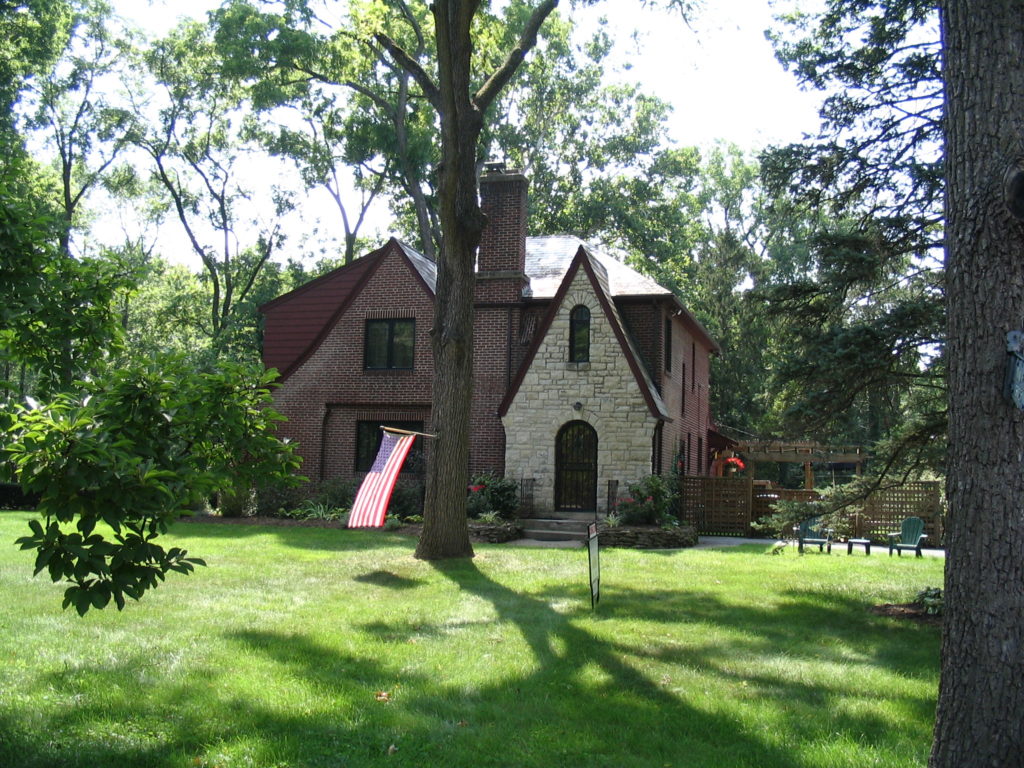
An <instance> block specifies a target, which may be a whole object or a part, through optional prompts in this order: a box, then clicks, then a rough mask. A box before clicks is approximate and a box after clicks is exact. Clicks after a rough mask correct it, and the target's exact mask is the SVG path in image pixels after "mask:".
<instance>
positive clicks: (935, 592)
mask: <svg viewBox="0 0 1024 768" xmlns="http://www.w3.org/2000/svg"><path fill="white" fill-rule="evenodd" d="M914 602H915V603H917V604H918V605H921V606H923V607H924V612H925V613H929V614H931V615H933V616H941V615H942V613H943V610H944V609H945V607H946V601H945V598H944V597H943V593H942V589H941V588H939V587H925V588H924V589H922V590H921V591H920V592H918V593H917V598H915V600H914Z"/></svg>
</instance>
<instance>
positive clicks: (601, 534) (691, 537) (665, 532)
mask: <svg viewBox="0 0 1024 768" xmlns="http://www.w3.org/2000/svg"><path fill="white" fill-rule="evenodd" d="M598 540H599V541H600V542H601V546H602V547H625V548H629V549H679V548H682V547H692V546H694V545H695V544H696V543H697V529H696V528H694V527H693V526H691V525H681V526H679V527H677V528H658V527H655V526H640V525H618V526H615V527H614V528H609V527H608V526H607V525H599V526H598Z"/></svg>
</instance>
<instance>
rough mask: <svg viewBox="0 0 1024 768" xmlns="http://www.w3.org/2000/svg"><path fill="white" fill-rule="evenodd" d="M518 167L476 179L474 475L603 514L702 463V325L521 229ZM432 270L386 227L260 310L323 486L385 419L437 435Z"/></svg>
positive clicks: (269, 351)
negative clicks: (388, 235) (652, 480)
mask: <svg viewBox="0 0 1024 768" xmlns="http://www.w3.org/2000/svg"><path fill="white" fill-rule="evenodd" d="M527 187H528V182H527V180H526V178H525V177H524V176H523V175H522V174H519V173H506V172H504V171H491V172H488V173H486V174H484V175H483V177H482V178H481V180H480V196H481V205H482V207H483V209H484V212H485V213H486V214H487V216H488V225H487V228H486V229H485V231H484V233H483V240H482V242H481V245H480V249H479V253H478V258H477V281H476V294H475V299H476V300H475V324H474V369H473V370H474V375H473V418H472V434H471V437H470V451H471V460H470V466H469V467H467V477H468V476H469V474H471V473H478V472H493V473H495V474H498V475H505V476H509V477H512V478H515V479H517V480H518V479H524V480H530V481H531V482H532V485H533V489H534V491H533V496H534V505H535V509H536V511H537V512H557V511H560V510H562V511H580V510H588V511H589V510H593V511H605V510H606V503H607V502H606V499H607V494H606V493H605V489H606V488H607V487H608V482H609V481H618V482H620V483H623V484H625V483H628V482H632V481H635V480H638V479H640V478H641V477H644V476H646V475H649V474H651V473H666V472H669V471H670V470H671V469H672V466H673V462H674V461H678V462H681V467H682V469H683V471H684V472H686V473H688V474H706V473H707V472H708V469H709V465H710V461H709V453H710V451H711V449H712V447H713V446H712V444H711V438H712V436H713V434H714V431H713V427H712V423H711V419H710V412H709V407H708V395H709V392H708V376H709V358H710V355H711V354H714V353H716V352H717V351H718V348H717V345H716V344H715V342H714V341H713V340H712V339H711V338H710V336H709V335H708V333H707V332H706V331H705V329H704V328H703V327H702V326H701V324H700V323H699V322H697V320H696V319H695V318H694V317H693V316H692V315H691V314H690V313H689V312H688V311H687V309H686V308H685V307H684V306H683V305H682V304H681V303H680V302H679V300H678V299H677V298H676V297H675V296H674V295H673V294H672V293H671V292H670V291H669V290H667V289H665V288H663V287H661V286H660V285H658V284H657V283H655V282H654V281H653V280H651V279H650V278H648V277H645V276H644V275H642V274H640V273H639V272H637V271H635V270H633V269H631V268H630V267H628V266H626V265H625V264H623V263H621V262H619V261H617V260H616V259H614V258H612V257H610V256H608V255H605V254H602V253H600V252H598V251H596V250H594V249H592V248H590V247H589V246H588V245H587V244H585V243H583V242H581V241H580V240H579V239H577V238H573V237H564V236H558V237H527V236H526V231H527V230H526V215H527ZM436 276H437V269H436V265H435V264H434V263H433V262H431V261H430V260H429V259H427V258H425V257H424V256H423V255H421V254H420V253H418V252H416V251H415V250H413V249H412V248H410V247H408V246H407V245H404V244H402V243H400V242H399V241H397V240H394V239H392V240H390V241H388V242H387V243H386V244H385V245H384V246H382V247H381V248H379V249H378V250H376V251H374V252H373V253H370V254H368V255H366V256H364V257H363V258H361V259H358V260H357V261H355V262H353V263H352V264H350V265H348V266H345V267H341V268H340V269H337V270H334V271H333V272H330V273H328V274H326V275H323V276H321V277H319V278H317V279H316V280H313V281H312V282H310V283H307V284H306V285H303V286H301V287H300V288H297V289H296V290H294V291H292V292H290V293H287V294H285V295H283V296H281V297H279V298H277V299H275V300H273V301H271V302H269V303H267V304H265V305H264V306H263V307H261V311H262V312H263V314H264V316H265V319H266V325H265V333H264V351H263V357H264V362H265V364H266V365H267V366H268V367H272V368H277V369H278V370H279V371H280V372H281V386H280V387H279V389H277V390H276V392H275V395H274V401H275V404H276V407H277V409H278V410H280V411H281V413H282V414H284V416H286V417H287V419H288V421H287V422H285V423H284V424H283V425H282V426H281V433H282V434H283V435H285V436H287V437H290V438H292V439H293V440H295V441H297V442H298V451H299V453H300V454H301V455H302V456H303V458H304V464H303V472H304V474H306V476H307V477H309V478H310V479H311V480H314V481H321V480H325V479H328V478H333V477H342V478H353V479H356V478H359V477H361V473H363V472H365V471H366V470H367V469H368V468H369V466H370V464H371V463H372V461H373V458H374V454H375V451H376V446H377V444H378V441H379V434H380V433H379V427H380V426H381V425H390V426H398V427H405V428H410V429H416V430H426V431H429V430H430V427H431V423H430V410H431V407H430V402H431V380H432V375H433V361H432V355H431V349H430V339H429V331H430V328H431V326H432V323H433V298H434V288H435V281H436Z"/></svg>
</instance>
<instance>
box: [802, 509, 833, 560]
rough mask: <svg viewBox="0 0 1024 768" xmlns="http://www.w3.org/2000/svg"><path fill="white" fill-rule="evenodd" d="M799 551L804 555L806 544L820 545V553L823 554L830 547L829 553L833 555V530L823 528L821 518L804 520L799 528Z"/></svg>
mask: <svg viewBox="0 0 1024 768" xmlns="http://www.w3.org/2000/svg"><path fill="white" fill-rule="evenodd" d="M796 536H797V542H798V546H797V551H798V552H799V553H800V554H803V551H804V544H810V545H812V546H813V545H814V544H817V545H818V551H819V552H821V551H822V550H823V549H825V547H828V553H829V554H830V555H831V554H832V529H831V528H823V527H822V521H821V518H820V517H812V518H809V519H808V520H804V521H802V522H801V523H800V525H799V527H798V528H797V533H796Z"/></svg>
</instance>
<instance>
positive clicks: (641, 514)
mask: <svg viewBox="0 0 1024 768" xmlns="http://www.w3.org/2000/svg"><path fill="white" fill-rule="evenodd" d="M629 493H630V495H629V496H626V497H624V498H622V499H620V500H619V502H618V504H617V505H616V508H615V513H616V514H617V515H618V516H619V517H620V518H621V520H622V523H623V524H625V525H662V524H664V523H666V522H668V521H669V518H671V517H672V512H671V510H672V507H673V505H674V502H675V494H674V492H673V488H672V486H671V485H670V484H669V483H667V482H665V480H664V478H662V477H660V476H658V475H651V476H649V477H645V478H644V479H643V480H640V481H638V482H636V483H630V484H629Z"/></svg>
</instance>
